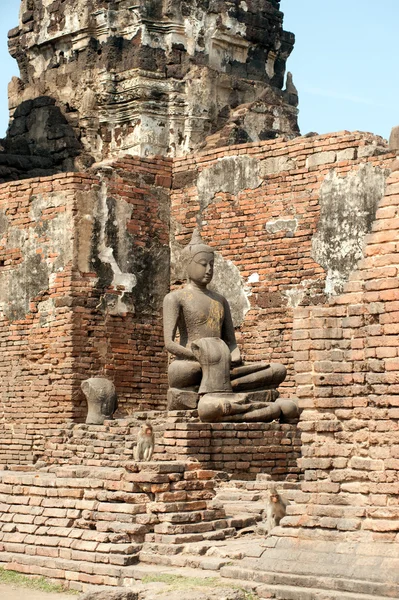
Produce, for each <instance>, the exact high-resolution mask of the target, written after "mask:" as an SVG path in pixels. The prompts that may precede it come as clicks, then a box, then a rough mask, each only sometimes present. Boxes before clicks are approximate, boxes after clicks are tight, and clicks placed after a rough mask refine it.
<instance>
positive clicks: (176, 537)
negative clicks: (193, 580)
mask: <svg viewBox="0 0 399 600" xmlns="http://www.w3.org/2000/svg"><path fill="white" fill-rule="evenodd" d="M236 533H237V530H236V529H235V527H226V528H223V529H217V530H213V531H204V532H202V533H181V534H162V533H147V535H146V536H145V538H144V540H145V542H151V543H153V542H155V543H161V544H178V545H180V544H189V543H191V542H202V541H204V540H224V539H226V538H228V537H233V536H234V535H236Z"/></svg>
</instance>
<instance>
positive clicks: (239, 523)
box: [227, 513, 260, 529]
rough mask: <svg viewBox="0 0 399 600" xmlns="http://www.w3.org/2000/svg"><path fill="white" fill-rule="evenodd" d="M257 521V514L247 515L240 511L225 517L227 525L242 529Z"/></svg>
mask: <svg viewBox="0 0 399 600" xmlns="http://www.w3.org/2000/svg"><path fill="white" fill-rule="evenodd" d="M258 521H260V517H259V516H258V515H248V514H241V513H238V514H237V515H234V517H228V518H227V523H228V525H229V527H235V529H244V527H251V525H255V524H256V523H257V522H258Z"/></svg>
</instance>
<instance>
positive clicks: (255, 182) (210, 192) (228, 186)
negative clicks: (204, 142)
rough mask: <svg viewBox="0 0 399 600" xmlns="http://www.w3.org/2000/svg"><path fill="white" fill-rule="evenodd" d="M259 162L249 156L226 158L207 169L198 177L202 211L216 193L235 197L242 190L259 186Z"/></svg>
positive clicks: (260, 181)
mask: <svg viewBox="0 0 399 600" xmlns="http://www.w3.org/2000/svg"><path fill="white" fill-rule="evenodd" d="M261 183H262V180H261V179H260V176H259V161H258V160H257V159H256V158H252V157H250V156H245V155H243V156H228V157H225V158H221V159H219V160H218V161H217V162H216V163H215V164H213V165H211V166H210V167H207V168H206V169H204V170H203V171H201V173H200V174H199V176H198V182H197V189H198V200H199V203H200V207H201V209H202V210H204V209H205V208H206V207H207V206H208V205H209V204H210V203H211V202H212V200H213V198H214V197H215V194H217V193H218V192H225V193H227V194H231V195H232V196H237V195H238V194H239V193H240V192H241V191H242V190H247V189H250V190H253V189H256V188H257V187H259V186H260V184H261Z"/></svg>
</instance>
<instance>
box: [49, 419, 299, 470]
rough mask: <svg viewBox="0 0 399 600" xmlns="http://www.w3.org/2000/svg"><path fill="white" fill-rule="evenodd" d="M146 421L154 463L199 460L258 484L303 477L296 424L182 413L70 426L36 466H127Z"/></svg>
mask: <svg viewBox="0 0 399 600" xmlns="http://www.w3.org/2000/svg"><path fill="white" fill-rule="evenodd" d="M146 420H149V421H151V423H152V425H153V427H154V432H155V440H156V444H155V451H154V456H153V460H155V461H162V462H164V461H173V460H181V461H187V460H189V461H191V462H192V461H197V462H198V463H199V464H200V465H201V466H202V467H203V468H205V469H215V470H218V471H224V472H226V473H228V474H229V476H231V477H232V478H234V479H237V478H238V479H249V480H251V479H252V480H253V479H255V478H256V475H257V474H258V473H268V474H269V475H270V476H271V477H272V479H273V480H290V481H296V480H298V479H300V477H301V470H300V468H299V466H298V459H299V458H300V452H301V442H300V432H299V430H298V429H297V426H296V425H294V424H280V423H215V424H209V423H199V422H198V419H194V420H193V418H191V417H190V416H188V414H187V413H183V412H178V411H177V412H171V413H169V415H168V414H167V413H166V412H162V411H157V412H143V413H135V415H134V417H126V418H125V419H117V420H116V419H115V420H113V421H105V423H104V425H86V424H84V423H82V424H77V423H76V424H72V423H69V424H66V425H65V426H64V427H61V428H60V429H59V430H58V431H54V432H53V434H52V435H51V436H50V435H48V436H47V438H46V443H45V449H44V453H42V454H41V456H40V458H39V457H38V463H37V467H46V466H49V465H65V464H68V465H70V466H72V465H85V466H90V467H114V468H117V467H120V466H123V465H124V464H125V463H126V461H132V460H134V448H135V446H136V441H137V433H138V431H139V428H140V427H141V425H142V424H143V423H144V422H145V421H146Z"/></svg>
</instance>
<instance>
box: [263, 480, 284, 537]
mask: <svg viewBox="0 0 399 600" xmlns="http://www.w3.org/2000/svg"><path fill="white" fill-rule="evenodd" d="M287 504H289V502H288V501H287V500H284V499H283V498H282V496H281V494H279V493H278V491H277V490H276V489H275V488H270V490H269V498H268V504H267V508H266V528H267V531H268V532H270V530H271V529H273V527H276V526H277V525H279V524H280V521H281V519H282V518H283V517H285V513H286V509H287Z"/></svg>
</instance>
